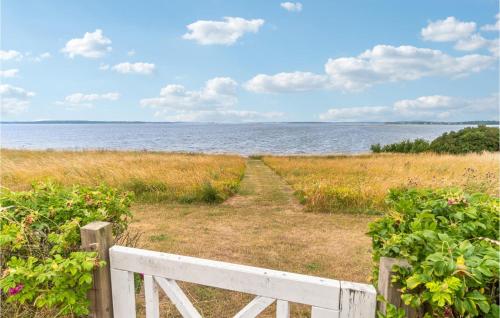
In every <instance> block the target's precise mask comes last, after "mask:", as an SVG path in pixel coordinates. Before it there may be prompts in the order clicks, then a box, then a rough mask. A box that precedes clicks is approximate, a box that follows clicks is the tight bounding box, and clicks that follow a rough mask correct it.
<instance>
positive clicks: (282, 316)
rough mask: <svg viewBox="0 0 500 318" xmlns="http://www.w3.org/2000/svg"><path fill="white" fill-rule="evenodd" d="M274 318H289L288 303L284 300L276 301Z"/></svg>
mask: <svg viewBox="0 0 500 318" xmlns="http://www.w3.org/2000/svg"><path fill="white" fill-rule="evenodd" d="M276 318H290V303H289V302H288V301H286V300H279V299H278V300H277V301H276Z"/></svg>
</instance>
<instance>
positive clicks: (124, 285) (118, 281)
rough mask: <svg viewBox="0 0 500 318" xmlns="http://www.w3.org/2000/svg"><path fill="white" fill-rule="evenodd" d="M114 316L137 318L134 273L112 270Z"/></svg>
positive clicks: (117, 317) (118, 317)
mask: <svg viewBox="0 0 500 318" xmlns="http://www.w3.org/2000/svg"><path fill="white" fill-rule="evenodd" d="M111 289H112V294H113V315H114V317H116V318H136V309H135V288H134V273H133V272H128V271H122V270H118V269H113V268H112V269H111Z"/></svg>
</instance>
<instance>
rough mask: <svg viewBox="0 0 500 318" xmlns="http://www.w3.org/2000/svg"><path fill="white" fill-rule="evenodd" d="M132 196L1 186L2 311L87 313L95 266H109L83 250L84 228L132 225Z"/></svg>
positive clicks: (76, 189) (40, 186) (44, 185)
mask: <svg viewBox="0 0 500 318" xmlns="http://www.w3.org/2000/svg"><path fill="white" fill-rule="evenodd" d="M130 203H131V195H130V194H128V193H119V192H117V191H116V190H114V189H112V188H109V187H106V186H100V187H95V188H90V187H83V186H73V187H71V188H63V187H61V186H58V185H55V184H52V183H40V184H37V185H33V188H32V190H31V191H26V192H13V191H10V190H8V189H5V188H2V189H1V190H0V248H1V250H2V267H1V269H2V275H1V279H0V289H1V292H2V293H1V297H2V299H1V300H2V303H3V304H4V305H3V308H2V310H3V313H4V314H6V315H11V316H14V315H15V316H16V317H23V316H24V317H33V316H35V313H37V312H40V311H45V312H50V315H57V316H59V315H68V316H82V315H86V314H88V306H89V302H88V299H87V292H88V290H89V289H90V288H91V287H92V270H93V269H94V267H96V266H102V265H104V262H103V261H100V260H99V258H98V255H96V253H95V252H86V251H82V250H81V248H80V244H81V242H80V227H81V226H84V225H86V224H88V223H90V222H93V221H107V222H111V223H112V227H113V234H114V235H115V236H117V235H120V234H122V233H124V231H125V230H126V229H127V225H128V221H129V219H130V217H131V213H130V210H129V208H130Z"/></svg>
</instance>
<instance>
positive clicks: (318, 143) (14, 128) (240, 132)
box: [0, 123, 464, 155]
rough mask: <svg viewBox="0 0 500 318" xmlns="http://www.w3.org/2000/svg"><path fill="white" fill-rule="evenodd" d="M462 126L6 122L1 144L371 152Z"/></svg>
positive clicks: (245, 150) (72, 147)
mask: <svg viewBox="0 0 500 318" xmlns="http://www.w3.org/2000/svg"><path fill="white" fill-rule="evenodd" d="M463 127H464V126H459V125H385V124H335V123H254V124H201V123H196V124H192V123H173V124H156V123H146V124H123V123H120V124H118V123H116V124H2V125H1V129H0V130H1V146H2V147H4V148H18V149H47V148H51V149H87V148H92V149H128V150H163V151H185V152H186V151H187V152H207V153H239V154H243V155H248V154H255V153H272V154H305V153H308V154H313V153H314V154H327V153H359V152H367V151H369V149H370V145H372V144H374V143H381V144H387V143H392V142H397V141H401V140H403V139H415V138H424V139H433V138H435V137H437V136H439V135H441V134H442V133H443V132H445V131H450V130H458V129H461V128H463Z"/></svg>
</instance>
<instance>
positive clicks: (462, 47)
mask: <svg viewBox="0 0 500 318" xmlns="http://www.w3.org/2000/svg"><path fill="white" fill-rule="evenodd" d="M489 42H490V41H489V40H487V39H485V38H483V37H482V36H481V35H480V34H472V35H471V36H469V37H468V38H466V39H461V40H458V41H457V42H456V43H455V46H454V48H455V49H457V50H459V51H475V50H478V49H480V48H482V47H484V46H486V45H488V44H489Z"/></svg>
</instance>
